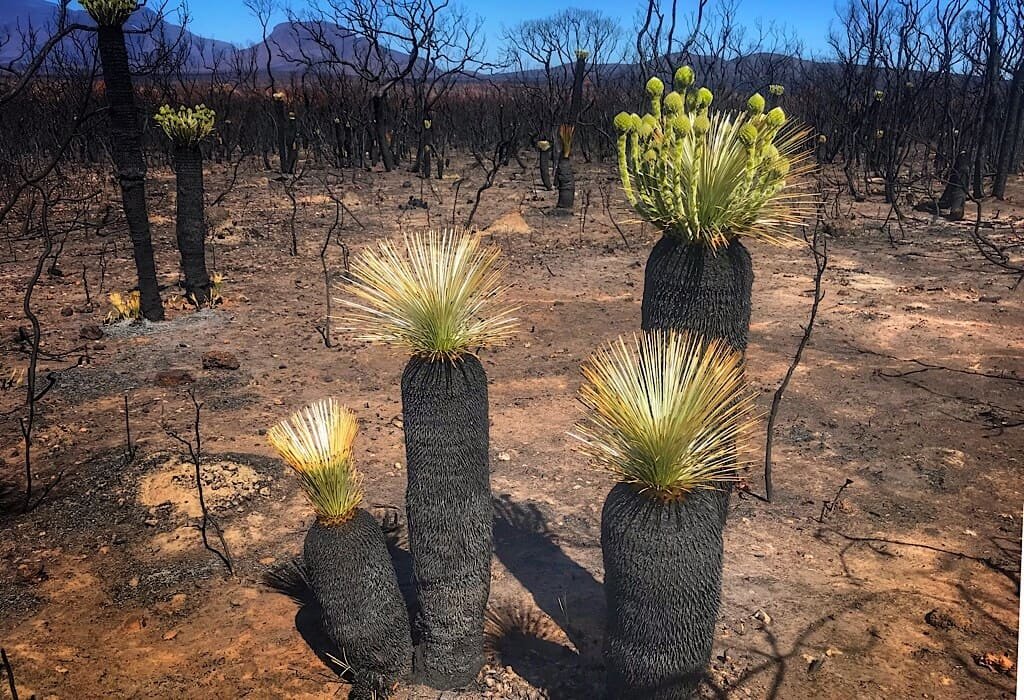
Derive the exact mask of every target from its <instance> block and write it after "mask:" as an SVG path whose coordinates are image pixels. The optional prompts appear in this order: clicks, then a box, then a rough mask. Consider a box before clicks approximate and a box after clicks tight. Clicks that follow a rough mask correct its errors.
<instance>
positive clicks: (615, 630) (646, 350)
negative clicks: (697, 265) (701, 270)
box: [575, 331, 753, 700]
mask: <svg viewBox="0 0 1024 700" xmlns="http://www.w3.org/2000/svg"><path fill="white" fill-rule="evenodd" d="M742 363H743V359H742V355H741V354H740V353H738V352H735V351H734V350H732V349H731V348H730V347H729V346H728V345H727V344H725V343H724V342H722V341H713V342H710V343H705V342H704V340H702V339H701V338H699V337H687V336H684V335H680V334H676V333H672V332H668V333H666V332H661V331H655V332H653V333H647V334H644V335H642V336H639V337H637V336H634V337H633V338H632V340H629V339H624V338H620V339H619V340H618V341H614V342H612V343H611V344H610V345H608V346H605V347H603V348H601V349H599V350H598V351H597V352H595V353H594V355H593V356H592V357H591V358H590V360H588V362H587V363H586V364H584V367H583V376H584V383H583V386H582V388H581V390H580V398H581V402H582V403H583V405H584V407H585V408H586V409H588V411H587V417H586V418H585V420H584V421H583V422H582V423H581V424H580V425H579V426H577V433H576V435H575V436H576V437H577V439H579V440H581V441H582V444H583V449H584V452H585V453H586V454H587V455H588V456H589V457H591V459H592V460H593V461H594V462H595V464H596V465H597V466H599V467H601V468H603V469H606V470H609V471H611V472H612V474H613V475H614V476H615V477H616V478H617V480H618V481H619V483H618V484H617V485H616V486H615V487H613V488H612V490H611V492H610V493H609V494H608V497H607V498H606V500H605V503H604V508H603V510H602V513H601V551H602V554H603V558H604V571H605V583H604V585H605V596H606V599H607V621H606V629H605V641H604V661H605V671H606V680H607V689H608V697H609V698H643V699H644V700H648V699H655V700H680V699H682V698H689V697H691V696H692V695H693V693H694V691H695V690H696V689H697V686H698V685H699V684H700V681H701V679H702V678H703V676H704V672H705V669H706V667H707V665H708V662H709V661H710V658H711V648H712V645H713V642H714V630H715V622H716V620H717V617H718V608H719V602H720V595H721V584H722V553H723V544H722V543H723V538H722V535H723V530H724V527H725V521H724V520H723V519H722V518H721V514H720V504H719V498H718V493H719V492H718V491H717V489H718V488H719V487H720V485H721V483H723V481H731V480H734V479H735V478H736V459H735V454H736V452H735V445H736V442H737V440H738V439H740V438H742V437H743V436H745V434H746V433H747V431H748V430H749V428H750V427H751V421H750V415H751V412H752V409H753V397H752V396H750V395H749V394H747V393H746V392H745V391H744V389H743V368H742Z"/></svg>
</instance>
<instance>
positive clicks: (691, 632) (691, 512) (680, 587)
mask: <svg viewBox="0 0 1024 700" xmlns="http://www.w3.org/2000/svg"><path fill="white" fill-rule="evenodd" d="M722 529H723V528H722V523H721V520H720V519H719V514H718V507H717V504H716V500H715V497H714V494H713V493H711V492H709V491H697V492H695V493H693V494H691V495H690V496H688V497H687V498H686V499H685V500H683V501H680V502H673V503H660V502H658V501H656V500H653V499H651V498H649V497H648V496H646V495H643V494H640V493H638V492H637V491H636V490H635V489H633V488H632V487H631V486H628V485H626V484H618V485H617V486H615V487H614V488H613V489H612V490H611V493H609V494H608V498H607V499H606V500H605V504H604V510H603V512H602V514H601V551H602V553H603V556H604V571H605V578H604V587H605V596H606V597H607V603H608V619H607V628H606V631H605V643H604V660H605V668H606V672H607V685H608V697H609V698H617V699H618V698H637V699H638V700H639V699H643V700H680V699H682V698H689V697H691V696H692V695H693V693H694V691H695V690H696V688H697V686H698V685H699V684H700V681H701V678H702V677H703V675H704V672H705V669H706V668H707V665H708V662H709V661H710V659H711V647H712V644H713V642H714V635H715V621H716V618H717V616H718V606H719V599H720V595H721V587H722Z"/></svg>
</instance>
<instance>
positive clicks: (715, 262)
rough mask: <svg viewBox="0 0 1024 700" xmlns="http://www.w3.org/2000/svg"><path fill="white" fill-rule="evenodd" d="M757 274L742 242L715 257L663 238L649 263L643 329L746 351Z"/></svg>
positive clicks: (701, 248)
mask: <svg viewBox="0 0 1024 700" xmlns="http://www.w3.org/2000/svg"><path fill="white" fill-rule="evenodd" d="M753 285H754V271H753V267H752V266H751V263H750V253H748V252H747V249H746V248H744V247H743V244H742V243H741V242H740V241H739V239H735V238H734V239H733V240H732V241H731V242H730V243H729V245H728V246H727V247H725V248H724V249H721V250H718V251H712V250H711V249H709V248H708V247H707V246H703V245H698V244H689V243H685V242H683V241H681V240H679V239H678V238H674V237H672V236H663V237H662V239H661V240H660V241H658V243H657V245H655V246H654V250H652V251H651V255H650V257H649V258H648V259H647V269H646V272H645V273H644V299H643V305H642V307H641V315H642V319H641V325H642V327H643V329H644V330H653V329H663V330H675V331H686V332H689V333H697V334H700V335H702V336H704V337H706V338H709V339H710V338H721V339H723V340H725V341H726V342H727V343H728V344H729V345H730V346H731V347H732V348H733V349H735V350H739V351H741V352H742V351H744V350H746V349H747V337H748V335H749V332H750V294H751V290H752V288H753Z"/></svg>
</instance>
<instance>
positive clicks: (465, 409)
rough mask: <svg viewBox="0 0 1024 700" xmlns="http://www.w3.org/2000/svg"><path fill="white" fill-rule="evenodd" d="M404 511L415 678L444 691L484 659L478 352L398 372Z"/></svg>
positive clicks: (484, 523)
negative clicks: (413, 605) (415, 608)
mask: <svg viewBox="0 0 1024 700" xmlns="http://www.w3.org/2000/svg"><path fill="white" fill-rule="evenodd" d="M402 407H403V412H404V413H403V416H404V423H405V450H406V462H407V466H408V472H409V476H408V478H409V482H408V486H407V489H406V497H405V502H406V508H407V510H408V522H409V549H410V551H411V553H412V557H413V565H414V571H415V578H416V593H417V598H418V602H419V607H420V611H419V614H418V617H417V619H416V621H415V624H414V636H415V637H416V645H417V646H416V651H415V655H414V667H415V674H416V678H417V680H418V681H419V682H421V683H425V684H427V685H430V686H431V687H434V688H437V689H440V690H446V689H454V688H460V687H464V686H466V685H468V684H470V683H472V682H473V680H474V678H476V675H477V673H478V672H479V671H480V668H481V667H482V666H483V663H484V653H483V621H484V609H485V608H486V606H487V598H488V595H489V593H490V583H491V554H492V551H493V547H492V533H491V523H492V520H493V512H492V506H491V487H490V468H489V464H488V446H489V426H488V408H487V375H486V374H485V372H484V368H483V366H482V365H481V364H480V361H479V360H478V359H476V358H475V357H472V356H469V357H464V358H461V359H458V360H455V361H451V360H437V361H432V360H428V359H423V358H415V357H414V358H413V359H412V360H410V361H409V364H408V365H406V368H405V372H404V373H403V374H402Z"/></svg>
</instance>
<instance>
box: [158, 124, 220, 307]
mask: <svg viewBox="0 0 1024 700" xmlns="http://www.w3.org/2000/svg"><path fill="white" fill-rule="evenodd" d="M215 118H216V115H215V114H214V112H213V110H212V109H209V108H208V107H206V105H199V106H197V107H179V108H178V109H177V110H175V109H172V108H171V107H170V105H164V106H163V107H161V108H160V111H159V112H157V114H156V116H155V117H154V119H155V120H156V122H157V124H159V125H160V127H161V128H162V129H163V130H164V133H165V134H167V137H168V138H169V139H170V140H171V144H172V145H173V148H174V172H175V176H176V182H177V188H178V200H177V222H176V225H175V233H176V234H177V238H178V252H179V254H180V255H181V272H182V275H183V277H184V279H185V297H186V298H187V299H189V300H190V301H191V302H192V303H193V304H195V305H196V306H203V305H205V304H207V303H208V302H209V301H210V286H211V283H210V273H209V272H208V271H207V269H206V211H205V202H204V185H203V151H202V149H201V147H200V143H201V142H202V141H203V139H205V138H206V137H207V136H209V135H210V134H211V133H212V132H213V126H214V120H215Z"/></svg>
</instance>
